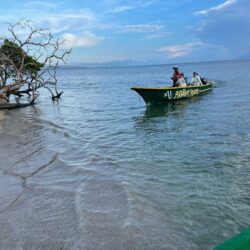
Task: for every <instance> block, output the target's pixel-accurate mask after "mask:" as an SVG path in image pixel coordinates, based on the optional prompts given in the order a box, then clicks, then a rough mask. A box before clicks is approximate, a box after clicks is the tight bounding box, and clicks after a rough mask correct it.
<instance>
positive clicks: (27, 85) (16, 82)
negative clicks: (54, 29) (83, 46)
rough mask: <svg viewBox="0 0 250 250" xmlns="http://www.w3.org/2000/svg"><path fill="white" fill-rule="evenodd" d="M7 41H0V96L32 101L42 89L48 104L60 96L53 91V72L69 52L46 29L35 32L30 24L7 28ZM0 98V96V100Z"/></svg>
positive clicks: (21, 22) (59, 93)
mask: <svg viewBox="0 0 250 250" xmlns="http://www.w3.org/2000/svg"><path fill="white" fill-rule="evenodd" d="M8 31H9V33H10V35H9V36H8V37H3V38H0V81H1V82H0V89H1V92H2V94H1V95H2V96H4V97H6V98H7V99H8V98H9V96H10V95H15V96H18V97H21V96H23V94H27V95H29V96H31V99H30V104H33V103H34V102H35V99H36V96H37V95H36V92H37V90H38V89H39V88H46V89H48V90H49V92H50V93H51V98H52V100H54V99H57V98H60V96H61V95H62V93H63V92H58V90H57V75H56V72H57V68H58V66H59V64H60V63H65V62H66V59H67V57H68V55H69V54H70V52H71V50H66V49H64V48H63V41H60V40H59V39H58V38H55V37H54V36H53V35H52V34H51V32H50V31H49V30H47V29H43V28H37V27H34V26H33V25H32V23H31V22H30V21H26V20H22V21H19V22H17V23H16V24H14V25H12V24H9V27H8ZM0 97H1V96H0Z"/></svg>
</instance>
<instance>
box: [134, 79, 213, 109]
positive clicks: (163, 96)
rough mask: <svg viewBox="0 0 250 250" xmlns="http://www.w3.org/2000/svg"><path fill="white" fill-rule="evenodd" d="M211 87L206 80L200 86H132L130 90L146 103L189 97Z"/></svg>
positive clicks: (166, 101)
mask: <svg viewBox="0 0 250 250" xmlns="http://www.w3.org/2000/svg"><path fill="white" fill-rule="evenodd" d="M212 88H213V84H212V83H211V82H208V83H207V84H205V85H201V86H188V87H156V88H148V87H133V88H131V89H132V90H134V91H136V92H137V93H138V94H139V95H140V96H141V97H142V99H143V100H144V101H145V103H146V104H147V105H149V104H158V103H168V102H173V101H177V100H181V99H186V98H191V97H193V96H197V95H200V94H202V93H205V92H207V91H209V90H211V89H212Z"/></svg>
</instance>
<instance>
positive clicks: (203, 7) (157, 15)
mask: <svg viewBox="0 0 250 250" xmlns="http://www.w3.org/2000/svg"><path fill="white" fill-rule="evenodd" d="M249 10H250V1H249V0H178V1H176V0H165V1H163V0H98V1H95V0H85V1H83V0H82V1H80V0H71V1H70V0H62V1H57V0H54V1H46V0H44V1H40V0H30V1H24V0H23V1H19V0H8V1H1V3H0V22H1V27H5V23H6V22H11V23H14V22H15V21H17V20H19V19H22V18H25V19H30V20H32V21H34V22H35V23H36V25H38V26H42V27H47V28H49V29H50V30H51V31H52V32H53V33H54V34H55V35H56V36H57V37H60V38H62V39H64V41H65V46H67V47H73V53H72V55H71V59H70V60H71V62H76V63H102V62H109V61H127V60H129V61H132V62H133V61H138V62H141V63H146V64H147V63H171V62H190V61H210V60H225V59H246V58H250V15H249V13H248V12H249ZM2 30H3V29H2Z"/></svg>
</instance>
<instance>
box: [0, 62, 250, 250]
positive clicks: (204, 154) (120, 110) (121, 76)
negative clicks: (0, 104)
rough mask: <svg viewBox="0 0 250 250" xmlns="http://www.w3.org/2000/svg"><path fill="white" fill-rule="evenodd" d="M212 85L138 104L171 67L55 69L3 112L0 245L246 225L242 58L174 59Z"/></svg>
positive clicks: (190, 239)
mask: <svg viewBox="0 0 250 250" xmlns="http://www.w3.org/2000/svg"><path fill="white" fill-rule="evenodd" d="M180 66H181V69H182V71H184V72H185V73H186V75H188V76H190V75H191V73H192V71H197V72H199V73H200V74H201V75H203V76H206V77H207V78H209V79H211V80H214V81H215V83H216V87H215V88H214V89H213V90H212V92H210V93H208V94H204V95H202V96H200V97H197V98H194V99H191V100H188V101H183V102H179V103H176V104H171V105H166V106H159V107H145V105H144V103H143V101H142V100H141V99H140V97H139V96H138V95H137V94H136V93H135V92H133V91H131V90H130V87H132V86H134V85H143V86H164V85H167V84H169V77H170V76H171V73H172V72H171V65H161V66H145V67H124V68H73V69H61V70H59V72H58V74H59V80H60V81H59V82H60V88H61V89H63V90H64V92H65V93H64V95H63V98H62V99H61V100H60V102H58V103H54V104H53V103H52V102H51V101H50V99H49V98H47V96H46V95H45V94H44V93H42V92H41V94H40V97H39V100H38V105H36V106H34V107H29V108H24V109H19V110H12V111H6V112H4V113H3V112H2V111H1V119H2V120H1V121H0V135H1V139H0V155H1V156H0V228H1V231H0V249H84V250H85V249H86V250H89V249H93V250H97V249H107V250H111V249H114V250H119V249H126V250H132V249H152V250H154V249H157V250H158V249H166V250H172V249H173V250H174V249H178V250H182V249H183V250H184V249H185V250H206V249H211V248H212V247H214V246H215V245H216V244H218V243H220V242H221V241H223V240H225V239H226V238H228V237H231V236H233V235H234V234H236V233H238V232H240V231H241V230H243V229H245V228H247V227H249V226H250V196H249V193H250V165H249V162H250V108H249V101H250V86H249V85H250V83H249V82H248V80H247V79H248V78H249V77H248V75H249V69H250V62H249V61H232V62H214V63H199V64H183V65H180Z"/></svg>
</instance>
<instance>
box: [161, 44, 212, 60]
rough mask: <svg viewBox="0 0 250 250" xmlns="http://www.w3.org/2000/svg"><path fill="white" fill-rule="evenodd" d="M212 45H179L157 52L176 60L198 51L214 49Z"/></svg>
mask: <svg viewBox="0 0 250 250" xmlns="http://www.w3.org/2000/svg"><path fill="white" fill-rule="evenodd" d="M216 47H217V46H215V45H213V44H204V43H202V42H196V43H186V44H179V45H172V46H166V47H163V48H161V49H159V50H158V51H159V52H163V53H165V54H166V55H167V56H168V57H169V58H177V57H182V56H186V55H189V54H191V53H192V52H194V51H197V50H200V49H209V48H216Z"/></svg>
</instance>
